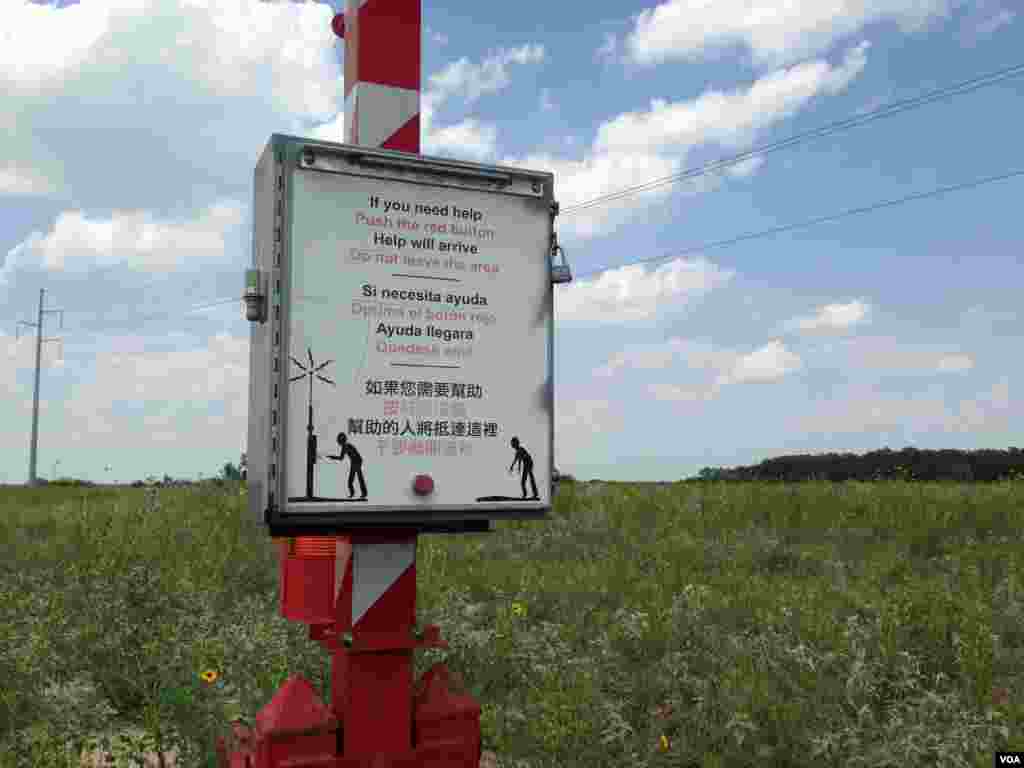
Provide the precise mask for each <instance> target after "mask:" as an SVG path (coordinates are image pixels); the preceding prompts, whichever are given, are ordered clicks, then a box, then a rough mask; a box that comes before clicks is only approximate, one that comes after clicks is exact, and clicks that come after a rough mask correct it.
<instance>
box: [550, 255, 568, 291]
mask: <svg viewBox="0 0 1024 768" xmlns="http://www.w3.org/2000/svg"><path fill="white" fill-rule="evenodd" d="M555 253H560V254H562V263H561V264H555V263H552V264H551V282H552V283H554V284H555V285H559V284H561V283H571V282H572V270H571V269H569V262H567V261H566V260H565V251H563V250H562V247H561V246H560V245H555V246H554V247H553V248H552V256H554V254H555Z"/></svg>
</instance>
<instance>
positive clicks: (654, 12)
mask: <svg viewBox="0 0 1024 768" xmlns="http://www.w3.org/2000/svg"><path fill="white" fill-rule="evenodd" d="M953 1H954V0H830V2H822V0H792V2H787V3H779V2H777V0H713V1H712V0H666V2H663V3H660V4H659V5H657V6H655V7H654V8H649V9H647V10H645V11H642V12H641V13H640V14H639V15H638V16H636V17H635V25H634V28H633V30H632V32H631V33H630V34H629V35H628V36H627V38H626V50H627V52H628V55H629V57H630V58H631V59H632V61H634V62H636V63H638V64H645V65H650V64H657V63H660V62H664V61H671V60H694V59H697V58H699V57H702V56H705V55H707V54H709V53H712V52H714V51H716V50H721V49H723V48H727V47H731V46H736V45H742V46H744V47H746V48H748V49H749V50H750V52H751V54H752V56H753V58H754V59H755V61H757V62H758V63H761V64H769V65H777V64H783V63H787V62H792V61H799V60H801V59H804V58H807V57H809V56H813V55H816V54H819V53H822V52H824V51H827V50H828V49H829V48H830V47H831V46H832V45H834V44H835V43H837V42H839V41H841V40H843V39H844V38H846V37H848V36H849V35H852V34H854V33H857V32H859V31H860V30H862V29H864V27H866V26H867V25H868V24H872V23H875V22H881V21H891V22H895V23H897V24H899V25H900V26H901V27H902V28H903V29H904V31H914V30H917V29H920V28H921V27H922V26H923V25H924V24H926V23H927V22H929V21H931V20H933V19H937V18H941V17H944V16H946V15H948V13H949V11H950V9H951V7H952V5H953Z"/></svg>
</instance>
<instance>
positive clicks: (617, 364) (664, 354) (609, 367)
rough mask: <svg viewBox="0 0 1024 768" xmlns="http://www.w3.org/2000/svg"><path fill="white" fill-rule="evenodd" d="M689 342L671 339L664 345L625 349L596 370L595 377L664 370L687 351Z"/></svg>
mask: <svg viewBox="0 0 1024 768" xmlns="http://www.w3.org/2000/svg"><path fill="white" fill-rule="evenodd" d="M686 345H687V342H686V341H685V340H683V339H680V338H671V339H669V340H668V341H666V342H664V343H663V344H647V345H643V346H634V347H629V348H627V349H624V350H623V351H622V352H619V353H617V354H615V355H612V356H611V357H610V358H609V359H608V362H607V363H605V364H604V365H603V366H601V367H600V368H596V369H595V370H594V376H597V377H600V378H610V377H612V376H614V375H615V374H616V373H617V372H618V371H620V370H622V369H626V368H628V369H629V370H664V369H666V368H668V367H669V366H670V365H671V364H672V362H673V361H674V360H675V359H676V357H678V356H679V355H680V354H682V353H683V351H684V350H685V349H686Z"/></svg>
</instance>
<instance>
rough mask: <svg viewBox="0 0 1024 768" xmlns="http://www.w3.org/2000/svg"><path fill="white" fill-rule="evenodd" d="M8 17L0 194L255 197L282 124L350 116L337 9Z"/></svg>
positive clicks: (166, 0)
mask: <svg viewBox="0 0 1024 768" xmlns="http://www.w3.org/2000/svg"><path fill="white" fill-rule="evenodd" d="M3 8H4V44H3V45H2V46H0V92H2V93H3V94H4V96H3V99H4V109H3V110H0V131H2V132H3V134H4V137H5V139H4V142H3V144H2V146H0V169H2V170H0V192H6V193H16V194H25V193H32V194H37V195H49V196H53V197H57V198H59V199H61V200H63V201H66V202H68V203H69V204H70V205H69V207H82V206H83V205H85V204H87V205H88V206H89V207H90V208H91V209H93V210H111V209H115V208H128V207H131V208H138V209H158V208H168V209H169V208H175V209H180V208H182V207H183V206H185V205H192V204H194V205H197V206H203V205H207V204H209V203H210V202H212V201H213V200H214V199H216V198H217V197H220V196H222V195H224V194H228V195H229V196H237V197H244V195H246V194H248V191H247V190H248V187H249V186H250V185H251V179H252V167H253V165H254V162H255V156H256V153H258V151H259V150H260V149H261V148H262V146H263V144H264V143H265V142H266V140H267V138H268V137H269V134H270V133H271V132H272V131H273V130H275V126H277V129H278V130H280V129H284V128H286V127H287V128H289V129H292V128H294V127H296V126H299V125H300V124H302V123H309V122H310V121H317V122H319V121H323V120H328V119H330V118H331V117H332V116H334V115H335V114H337V112H338V110H339V109H340V107H341V102H342V82H341V78H340V72H339V62H338V59H339V54H338V41H337V38H335V37H334V35H333V32H332V31H331V28H330V18H331V15H332V11H331V9H330V8H329V7H328V6H327V5H326V4H322V3H307V4H294V3H284V4H270V3H264V2H259V0H228V1H226V2H218V3H200V2H192V1H191V0H178V1H177V2H175V1H174V0H106V1H105V2H102V3H88V2H84V3H78V4H75V5H70V6H67V7H64V8H56V7H54V6H50V5H40V4H38V3H27V2H26V3H18V2H11V1H10V0H8V1H7V2H4V3H3ZM268 126H269V127H268ZM182 190H188V194H187V195H185V196H183V195H182ZM184 201H187V202H184Z"/></svg>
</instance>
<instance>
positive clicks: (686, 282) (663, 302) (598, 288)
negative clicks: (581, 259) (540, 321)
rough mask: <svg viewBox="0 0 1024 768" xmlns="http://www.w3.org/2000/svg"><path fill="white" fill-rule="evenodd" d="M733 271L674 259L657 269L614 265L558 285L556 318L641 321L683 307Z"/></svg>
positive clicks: (597, 322)
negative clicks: (590, 276)
mask: <svg viewBox="0 0 1024 768" xmlns="http://www.w3.org/2000/svg"><path fill="white" fill-rule="evenodd" d="M734 275H735V273H734V272H733V271H731V270H725V269H722V268H720V267H719V266H717V265H716V264H713V263H711V262H709V261H707V260H705V259H697V260H693V261H685V260H683V259H675V260H673V261H671V262H669V263H668V264H665V265H664V266H661V267H658V268H656V269H649V268H646V267H644V266H643V265H642V264H637V265H632V266H627V267H621V268H619V269H610V270H608V271H606V272H602V273H601V274H600V275H598V276H596V277H594V278H589V279H586V280H575V281H573V282H572V283H569V284H568V285H565V286H562V287H561V288H559V289H558V290H557V291H556V293H555V317H556V320H557V322H558V323H559V324H562V323H587V324H595V325H623V324H629V323H636V322H643V321H647V320H651V319H652V318H654V317H655V315H657V313H658V312H659V311H660V310H662V309H664V308H666V307H669V306H675V307H679V306H685V305H686V304H688V303H689V302H691V301H694V300H696V299H698V298H700V297H702V296H704V295H705V294H707V293H708V292H709V291H711V290H712V289H714V288H716V287H718V286H720V285H724V284H725V283H727V282H728V281H729V280H731V279H732V277H733V276H734Z"/></svg>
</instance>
